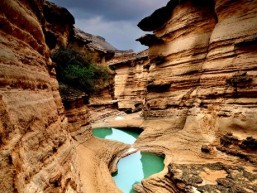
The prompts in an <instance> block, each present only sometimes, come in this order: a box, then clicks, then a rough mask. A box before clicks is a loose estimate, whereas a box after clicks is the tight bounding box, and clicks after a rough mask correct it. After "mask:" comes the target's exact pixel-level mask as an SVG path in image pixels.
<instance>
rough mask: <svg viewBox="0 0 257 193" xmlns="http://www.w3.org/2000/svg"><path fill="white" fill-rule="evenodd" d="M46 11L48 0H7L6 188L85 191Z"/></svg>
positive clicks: (2, 128) (2, 67)
mask: <svg viewBox="0 0 257 193" xmlns="http://www.w3.org/2000/svg"><path fill="white" fill-rule="evenodd" d="M42 13H43V1H29V0H12V1H9V0H3V1H1V6H0V23H1V29H0V38H1V39H0V47H1V51H0V115H1V116H0V167H1V171H0V179H1V183H0V190H1V192H6V193H8V192H24V193H25V192H26V193H30V192H31V193H35V192H70V193H71V192H80V190H81V184H80V180H79V173H78V171H77V170H76V167H75V160H76V154H75V152H74V150H73V149H74V146H73V142H72V141H71V137H70V135H69V133H68V132H67V119H66V118H65V116H64V114H63V112H64V111H63V105H62V102H61V99H60V95H59V92H58V84H57V81H56V79H55V76H54V74H53V72H54V71H53V69H52V68H53V66H52V65H51V60H50V58H49V49H48V48H47V46H46V43H45V37H44V33H43V30H42V27H41V23H44V17H43V14H42Z"/></svg>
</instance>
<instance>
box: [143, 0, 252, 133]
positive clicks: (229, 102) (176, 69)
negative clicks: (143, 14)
mask: <svg viewBox="0 0 257 193" xmlns="http://www.w3.org/2000/svg"><path fill="white" fill-rule="evenodd" d="M168 10H169V11H168ZM234 10H237V11H234ZM250 10H251V11H250ZM163 11H164V14H165V15H166V16H165V17H166V19H165V21H162V22H160V23H158V25H157V24H156V25H155V22H156V21H158V19H159V17H160V14H161V13H162V12H163ZM167 12H168V13H169V14H168V16H167ZM255 13H256V6H254V5H253V4H250V3H249V2H247V1H244V2H243V3H242V4H240V3H239V2H238V3H237V2H233V3H232V2H230V1H218V0H216V1H170V2H169V3H168V4H167V6H166V7H164V8H162V9H159V10H157V11H156V12H154V13H153V14H152V15H151V16H149V17H147V18H145V19H143V20H142V21H141V22H140V23H139V27H140V28H141V29H143V30H152V31H154V34H153V35H151V36H154V37H155V38H154V39H155V42H153V41H152V39H153V38H151V40H150V39H149V36H145V37H142V38H140V39H139V41H141V42H142V43H144V44H145V41H146V40H147V41H150V43H149V44H150V47H149V59H150V69H149V74H148V85H147V91H148V92H147V95H146V104H145V105H146V106H147V108H148V109H147V110H146V111H145V113H147V114H148V116H149V117H167V116H170V117H174V116H179V117H184V118H186V117H187V116H188V115H195V112H198V111H199V112H201V113H202V114H206V113H210V112H211V113H214V112H215V113H216V114H217V115H216V116H215V117H216V118H217V120H216V121H217V122H215V123H214V124H215V125H216V126H215V125H213V126H214V127H216V128H217V127H222V126H221V125H223V124H221V122H224V121H225V122H226V123H227V124H228V125H226V127H224V128H222V130H223V129H225V128H229V127H230V128H235V125H233V126H232V125H230V124H229V121H228V119H230V121H231V124H232V123H233V124H234V121H232V120H233V119H235V120H236V119H237V118H239V117H238V116H237V115H236V114H238V113H239V112H238V111H241V113H239V114H241V115H240V116H246V120H245V121H244V124H243V125H242V124H240V123H238V124H239V125H237V128H239V127H240V128H245V129H247V130H248V129H249V127H251V125H253V122H252V121H253V119H254V117H255V115H254V111H255V110H256V109H255V106H256V102H257V101H256V94H257V93H256V57H255V55H254V52H255V51H256V46H255V45H256V44H255V43H254V42H255V38H256V30H257V22H256V21H257V17H256V16H255ZM156 39H158V40H161V41H157V42H156ZM246 42H247V43H246ZM250 106H251V108H249V107H250ZM210 108H211V109H210ZM239 109H240V110H239ZM193 111H194V112H193ZM199 112H198V113H199ZM198 113H197V114H198ZM225 114H226V115H225ZM239 119H240V118H239ZM218 125H219V126H218ZM183 127H184V125H183ZM183 127H182V128H183ZM217 129H218V128H217Z"/></svg>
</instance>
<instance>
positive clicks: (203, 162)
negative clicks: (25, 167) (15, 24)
mask: <svg viewBox="0 0 257 193" xmlns="http://www.w3.org/2000/svg"><path fill="white" fill-rule="evenodd" d="M140 115H141V113H140V112H139V113H134V114H121V115H118V116H111V117H106V118H104V119H102V120H98V121H96V122H94V123H93V124H92V126H93V127H116V128H131V129H135V128H141V129H143V132H142V133H141V134H140V136H139V138H138V139H137V141H136V142H135V144H133V145H132V146H130V145H126V144H123V143H120V142H116V141H111V140H106V139H98V138H95V137H92V138H90V139H89V140H87V141H85V142H83V143H81V144H77V145H76V151H77V153H78V160H77V163H78V170H79V171H80V175H81V182H82V184H83V189H84V191H85V192H121V191H119V190H118V188H117V187H116V186H115V183H114V181H113V179H112V177H111V172H114V171H116V164H117V161H118V160H119V159H120V158H122V157H124V156H126V155H128V154H129V153H130V152H129V151H128V149H129V148H131V147H133V148H136V149H138V150H141V151H149V152H153V153H156V154H159V155H163V156H165V160H164V164H165V167H164V170H163V171H162V172H160V173H158V174H155V175H153V176H151V177H149V178H147V179H144V180H143V181H142V182H141V183H140V184H138V185H136V186H135V187H134V188H135V189H136V190H137V191H138V192H142V193H143V192H155V193H166V192H167V193H168V192H200V191H201V192H254V191H255V190H257V189H256V188H257V180H256V179H257V167H256V165H255V163H254V162H252V163H251V162H250V161H248V162H246V161H245V159H244V158H242V157H241V158H240V156H238V155H234V156H233V155H232V156H231V155H229V153H223V152H222V151H219V150H218V149H219V148H218V147H219V146H220V144H219V143H220V142H219V141H220V138H221V137H222V136H219V134H218V133H216V132H214V131H212V132H211V131H206V130H205V131H204V130H201V131H199V130H194V127H193V126H192V127H191V128H184V129H181V130H174V128H176V127H174V126H175V125H176V124H178V123H176V121H177V120H170V119H169V120H168V119H148V120H145V119H143V118H142V117H141V116H140ZM192 124H193V123H192ZM196 124H197V123H196ZM171 128H173V130H172V129H171ZM242 137H244V136H242ZM204 147H206V148H207V150H206V151H205V149H204ZM232 149H233V148H232ZM128 167H129V166H128Z"/></svg>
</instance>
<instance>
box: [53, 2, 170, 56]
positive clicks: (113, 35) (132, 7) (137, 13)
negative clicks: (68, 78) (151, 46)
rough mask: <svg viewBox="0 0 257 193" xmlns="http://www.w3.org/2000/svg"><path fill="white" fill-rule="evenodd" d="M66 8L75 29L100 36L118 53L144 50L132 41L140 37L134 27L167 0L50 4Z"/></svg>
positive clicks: (140, 33) (139, 33)
mask: <svg viewBox="0 0 257 193" xmlns="http://www.w3.org/2000/svg"><path fill="white" fill-rule="evenodd" d="M50 1H51V2H54V3H55V4H57V5H60V6H63V7H65V8H67V9H68V10H69V11H70V12H71V13H72V15H73V16H74V17H75V22H76V24H75V26H76V27H78V28H80V29H82V30H83V31H85V32H88V33H91V34H94V35H100V36H102V37H104V38H105V39H106V41H108V42H109V43H111V44H112V45H113V46H114V47H116V48H117V49H120V50H128V49H133V50H134V51H136V52H138V51H141V50H144V49H146V48H147V47H145V46H142V45H141V44H140V43H139V42H136V41H135V39H137V38H139V37H141V36H143V35H144V34H145V32H143V31H141V30H140V29H139V28H138V27H137V24H138V22H139V21H140V20H141V19H143V18H144V17H146V16H149V15H150V14H151V13H152V12H154V11H155V10H156V9H158V8H160V7H163V6H165V5H166V4H167V2H168V1H169V0H126V1H124V0H108V1H107V0H50Z"/></svg>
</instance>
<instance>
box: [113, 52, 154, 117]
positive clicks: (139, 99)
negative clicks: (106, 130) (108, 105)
mask: <svg viewBox="0 0 257 193" xmlns="http://www.w3.org/2000/svg"><path fill="white" fill-rule="evenodd" d="M148 63H149V61H148V55H147V51H143V52H141V53H138V54H135V53H124V54H122V55H119V56H117V57H116V58H113V59H112V60H111V61H110V62H109V63H108V64H109V67H110V68H111V69H113V70H114V71H115V73H116V74H115V78H114V98H115V99H116V100H117V102H118V109H119V110H123V111H125V112H128V113H129V112H130V113H131V112H136V111H139V110H142V106H143V103H144V98H145V93H146V82H147V74H148V67H147V64H148Z"/></svg>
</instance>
